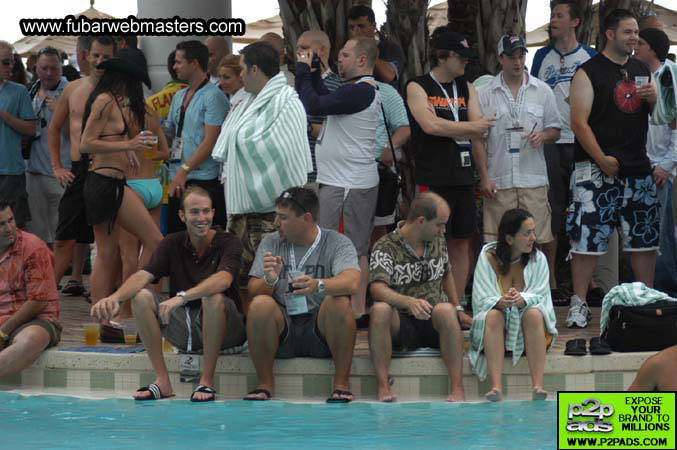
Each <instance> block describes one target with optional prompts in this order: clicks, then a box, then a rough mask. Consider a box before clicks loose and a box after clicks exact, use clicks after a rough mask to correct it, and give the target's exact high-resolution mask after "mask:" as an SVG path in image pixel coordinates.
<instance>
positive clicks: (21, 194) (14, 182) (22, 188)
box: [0, 174, 31, 228]
mask: <svg viewBox="0 0 677 450" xmlns="http://www.w3.org/2000/svg"><path fill="white" fill-rule="evenodd" d="M0 199H1V200H5V201H6V202H7V203H9V206H11V207H12V213H14V222H16V225H17V227H19V228H25V227H26V224H27V223H28V222H30V221H31V210H30V209H29V207H28V193H27V192H26V175H25V174H21V175H0Z"/></svg>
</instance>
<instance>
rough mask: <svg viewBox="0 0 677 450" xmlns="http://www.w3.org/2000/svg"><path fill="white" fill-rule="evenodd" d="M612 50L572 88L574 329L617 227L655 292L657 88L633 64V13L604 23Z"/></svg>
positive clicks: (583, 319) (581, 321)
mask: <svg viewBox="0 0 677 450" xmlns="http://www.w3.org/2000/svg"><path fill="white" fill-rule="evenodd" d="M604 29H605V30H606V31H605V36H606V39H607V42H606V45H605V47H604V50H603V51H602V53H600V54H598V55H597V56H595V57H593V58H592V59H590V60H589V61H587V62H586V63H585V64H583V65H582V66H581V67H580V69H581V70H579V71H578V72H577V73H576V75H575V76H574V79H573V82H572V85H571V128H572V130H573V131H574V134H575V135H576V140H575V144H574V145H575V156H574V160H575V168H574V173H573V175H572V177H571V178H572V180H571V185H572V196H573V202H572V204H571V206H570V207H569V213H568V217H567V233H568V234H569V238H570V240H571V252H572V255H573V257H572V262H571V272H572V278H573V289H574V295H573V297H572V299H571V308H570V310H569V315H568V316H567V321H566V322H567V326H568V327H570V328H571V327H585V326H587V320H589V318H590V314H589V310H588V307H587V304H586V300H585V294H586V292H587V287H588V284H589V283H590V278H591V276H592V273H593V270H594V268H595V265H596V264H597V258H598V257H599V255H602V254H604V253H606V252H607V245H608V242H609V237H610V236H611V234H612V232H613V230H614V229H615V228H618V229H619V232H622V233H623V236H624V238H623V249H624V250H626V251H630V252H632V253H631V263H632V269H633V271H634V273H635V277H636V279H637V281H641V282H643V283H644V284H646V285H647V286H649V287H653V280H654V270H655V264H656V249H657V247H658V217H659V214H658V203H657V199H656V184H655V182H654V180H653V178H652V176H651V165H650V163H649V158H648V157H647V154H646V136H647V129H648V119H649V114H650V113H651V110H652V108H653V106H654V105H655V103H656V86H655V83H654V81H653V80H652V78H651V73H650V71H649V69H648V67H647V66H646V65H645V64H643V63H641V62H639V61H637V60H635V59H632V58H630V56H631V55H632V53H633V51H634V49H635V47H636V45H637V42H638V33H639V28H638V26H637V20H636V19H635V17H634V16H633V15H632V13H631V12H629V11H626V10H623V9H615V10H613V11H611V13H609V15H608V16H607V17H606V18H605V20H604Z"/></svg>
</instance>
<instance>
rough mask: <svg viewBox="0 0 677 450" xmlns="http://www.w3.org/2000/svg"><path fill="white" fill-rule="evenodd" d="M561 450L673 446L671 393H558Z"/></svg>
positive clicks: (558, 425) (673, 415)
mask: <svg viewBox="0 0 677 450" xmlns="http://www.w3.org/2000/svg"><path fill="white" fill-rule="evenodd" d="M557 402H558V405H557V415H558V417H557V447H558V448H560V449H593V448H594V449H607V448H608V449H621V448H623V449H636V448H637V449H645V448H646V449H675V393H674V392H664V393H656V392H559V393H558V396H557Z"/></svg>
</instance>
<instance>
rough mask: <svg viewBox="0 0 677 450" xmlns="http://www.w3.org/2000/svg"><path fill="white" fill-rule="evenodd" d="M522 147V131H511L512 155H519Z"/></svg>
mask: <svg viewBox="0 0 677 450" xmlns="http://www.w3.org/2000/svg"><path fill="white" fill-rule="evenodd" d="M521 146H522V131H521V129H520V131H517V130H511V131H510V150H509V151H510V153H519V152H520V147H521Z"/></svg>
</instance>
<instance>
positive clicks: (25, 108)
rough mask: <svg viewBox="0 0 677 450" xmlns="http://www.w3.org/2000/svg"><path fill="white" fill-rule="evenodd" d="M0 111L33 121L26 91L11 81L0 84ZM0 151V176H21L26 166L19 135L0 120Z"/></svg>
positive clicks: (33, 116) (33, 115)
mask: <svg viewBox="0 0 677 450" xmlns="http://www.w3.org/2000/svg"><path fill="white" fill-rule="evenodd" d="M0 110H2V111H6V112H8V113H9V114H11V115H13V116H14V117H16V118H19V119H23V120H34V119H35V113H33V107H32V106H31V97H30V95H28V89H26V88H25V87H24V86H22V85H20V84H18V83H14V82H13V81H5V82H4V83H2V84H0ZM0 150H1V151H0V175H23V173H24V172H25V168H26V166H25V165H24V160H23V157H22V156H21V134H19V133H18V132H17V131H16V130H14V128H12V127H10V126H9V125H7V123H6V122H5V121H4V120H0Z"/></svg>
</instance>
